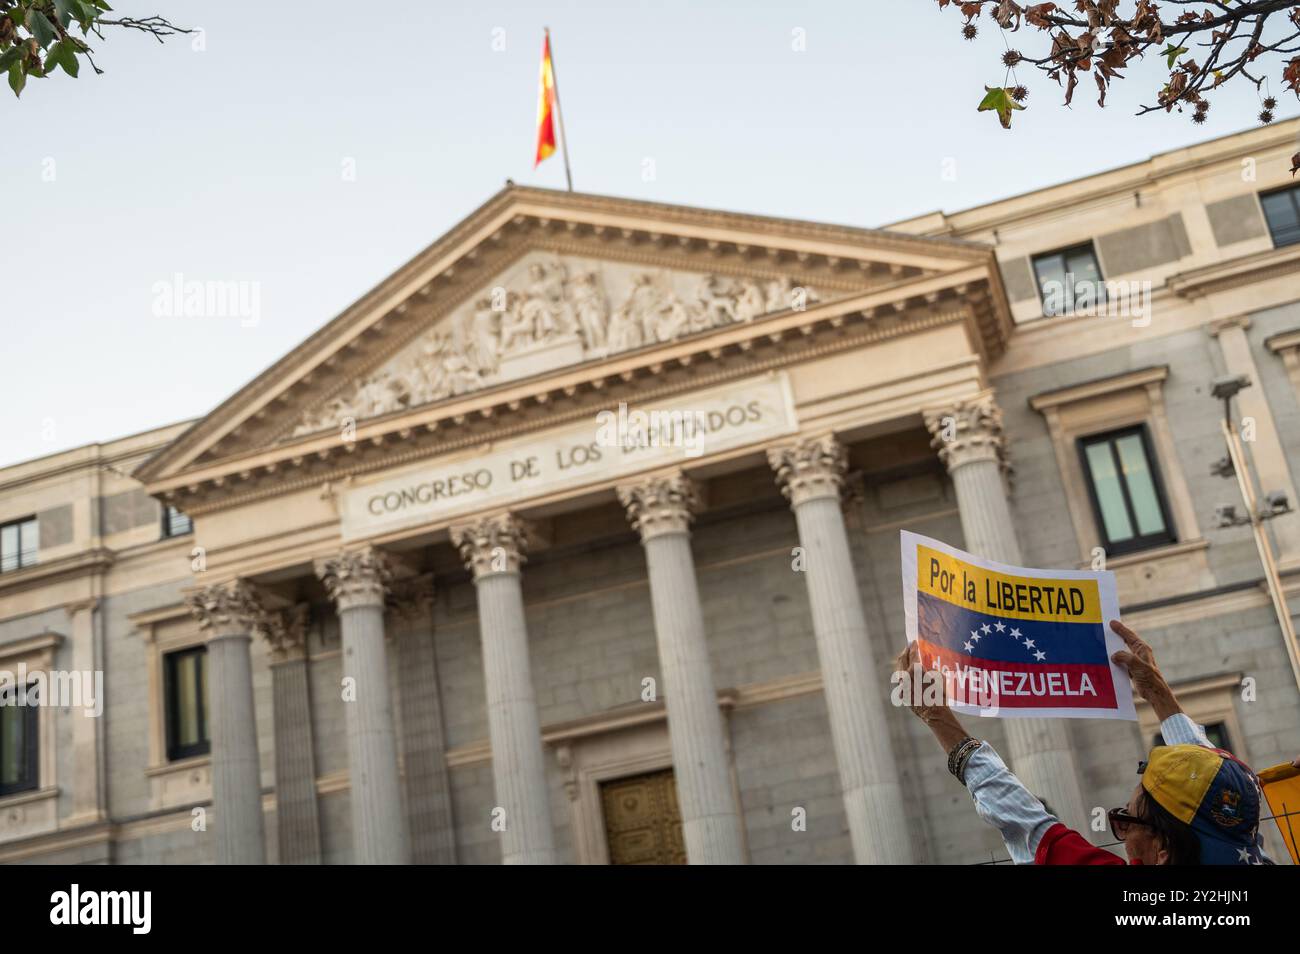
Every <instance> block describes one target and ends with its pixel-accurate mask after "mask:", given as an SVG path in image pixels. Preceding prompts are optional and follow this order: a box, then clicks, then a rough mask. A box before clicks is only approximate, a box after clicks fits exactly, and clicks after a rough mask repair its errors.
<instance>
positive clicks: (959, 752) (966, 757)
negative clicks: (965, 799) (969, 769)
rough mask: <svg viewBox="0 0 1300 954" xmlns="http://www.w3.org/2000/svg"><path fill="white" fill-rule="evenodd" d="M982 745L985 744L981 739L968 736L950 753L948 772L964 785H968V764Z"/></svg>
mask: <svg viewBox="0 0 1300 954" xmlns="http://www.w3.org/2000/svg"><path fill="white" fill-rule="evenodd" d="M981 745H983V743H982V742H981V741H980V740H979V739H976V738H972V737H971V736H969V735H968V736H966V738H964V739H962V740H961V741H960V742H958V743H957V744H956V745H954V746H953V747H952V751H951V752H949V753H948V771H949V772H951V773H952V775H953V777H954V778H956V779H957V781H959V782H961V783H962V784H963V785H965V784H966V778H965V775H966V763H967V762H968V761H970V757H971V756H972V755H973V754H974V753H975V750H976V749H978V748H979V747H980V746H981Z"/></svg>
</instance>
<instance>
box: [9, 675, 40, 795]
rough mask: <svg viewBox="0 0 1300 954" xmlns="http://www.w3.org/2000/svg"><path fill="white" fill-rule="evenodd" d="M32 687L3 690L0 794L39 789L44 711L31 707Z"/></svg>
mask: <svg viewBox="0 0 1300 954" xmlns="http://www.w3.org/2000/svg"><path fill="white" fill-rule="evenodd" d="M27 693H28V687H27V686H16V685H8V686H5V687H4V688H3V689H0V795H13V794H15V793H16V792H26V791H30V790H32V789H34V788H36V784H37V777H36V776H37V766H38V764H39V763H38V761H37V753H38V739H39V735H38V734H37V730H38V727H39V722H38V720H39V719H40V708H39V707H38V706H37V705H35V701H36V700H35V695H34V693H33V698H32V703H33V704H32V705H28V704H27V703H28V699H27Z"/></svg>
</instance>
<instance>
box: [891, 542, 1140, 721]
mask: <svg viewBox="0 0 1300 954" xmlns="http://www.w3.org/2000/svg"><path fill="white" fill-rule="evenodd" d="M902 545H903V606H904V610H905V613H906V625H907V640H908V642H909V643H910V642H915V643H918V644H919V646H920V651H921V662H922V665H923V666H924V667H925V669H926V670H929V671H938V672H941V673H943V674H944V676H945V682H946V685H947V687H948V697H949V699H950V700H951V701H952V703H953V706H954V708H956V709H958V710H960V711H964V712H969V713H971V714H975V715H985V716H1001V717H1003V718H1031V717H1032V718H1044V717H1046V718H1075V719H1131V720H1136V719H1137V714H1136V712H1135V710H1134V707H1133V689H1132V686H1131V685H1130V682H1129V678H1128V674H1127V673H1125V672H1124V670H1122V669H1120V668H1119V667H1118V666H1116V665H1115V664H1114V663H1112V662H1111V659H1110V657H1111V656H1112V655H1113V654H1114V653H1116V652H1118V651H1120V650H1122V649H1124V648H1125V647H1124V643H1123V640H1121V639H1120V638H1119V637H1118V636H1116V635H1115V634H1114V633H1113V632H1111V630H1110V627H1109V626H1108V625H1107V623H1108V621H1109V620H1112V619H1119V599H1118V597H1117V596H1116V590H1115V575H1114V574H1113V573H1109V572H1105V571H1101V572H1092V571H1087V570H1031V569H1026V568H1024V567H1016V566H1006V565H1005V564H1001V563H995V562H993V561H991V560H982V559H980V558H979V557H976V556H973V555H972V554H969V553H965V552H963V551H961V550H958V549H956V548H954V547H950V546H948V545H947V544H944V543H940V542H939V541H938V540H931V539H930V538H929V537H923V536H920V535H918V534H915V533H911V532H909V531H906V530H904V531H903V533H902Z"/></svg>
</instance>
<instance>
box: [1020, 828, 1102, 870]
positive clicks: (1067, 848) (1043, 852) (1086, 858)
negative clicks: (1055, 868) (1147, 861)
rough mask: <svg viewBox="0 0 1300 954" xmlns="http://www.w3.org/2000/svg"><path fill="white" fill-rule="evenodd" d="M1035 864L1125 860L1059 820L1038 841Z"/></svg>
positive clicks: (1095, 862) (1099, 863)
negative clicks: (1098, 846) (1094, 843)
mask: <svg viewBox="0 0 1300 954" xmlns="http://www.w3.org/2000/svg"><path fill="white" fill-rule="evenodd" d="M1034 864H1036V865H1122V864H1124V861H1123V859H1121V858H1117V857H1115V856H1114V855H1112V854H1111V853H1110V852H1109V851H1106V850H1105V849H1104V848H1097V847H1095V846H1093V845H1091V844H1089V843H1088V839H1086V838H1084V837H1083V836H1082V835H1080V834H1079V833H1078V832H1077V831H1074V830H1073V829H1071V828H1066V827H1065V826H1064V825H1062V824H1061V823H1060V822H1057V823H1056V824H1055V825H1053V826H1052V827H1051V828H1049V829H1047V834H1046V835H1044V836H1043V840H1042V841H1040V842H1039V843H1038V850H1037V851H1036V852H1034Z"/></svg>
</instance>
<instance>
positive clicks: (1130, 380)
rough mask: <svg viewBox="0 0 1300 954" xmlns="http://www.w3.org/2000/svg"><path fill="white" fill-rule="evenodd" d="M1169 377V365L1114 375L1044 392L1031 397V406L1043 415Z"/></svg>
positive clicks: (1158, 381) (1142, 386)
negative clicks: (1057, 408) (1063, 407)
mask: <svg viewBox="0 0 1300 954" xmlns="http://www.w3.org/2000/svg"><path fill="white" fill-rule="evenodd" d="M1168 377H1169V365H1167V364H1160V365H1155V366H1153V367H1150V368H1141V369H1139V370H1137V371H1127V372H1125V373H1124V374H1113V375H1110V376H1108V377H1104V378H1098V379H1097V380H1095V381H1086V382H1084V383H1083V384H1073V385H1070V386H1069V387H1065V388H1056V389H1054V390H1051V391H1044V392H1043V393H1041V394H1035V395H1033V396H1032V397H1030V398H1029V406H1030V407H1031V408H1033V409H1034V410H1035V411H1038V412H1040V413H1041V412H1043V411H1046V410H1047V409H1048V408H1055V407H1060V406H1061V405H1063V404H1074V403H1075V402H1077V401H1090V400H1092V399H1094V398H1098V397H1101V396H1103V395H1106V394H1114V393H1115V392H1117V391H1127V390H1129V389H1131V388H1144V387H1147V386H1148V385H1151V384H1158V383H1161V382H1163V381H1164V380H1165V379H1166V378H1168Z"/></svg>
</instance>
